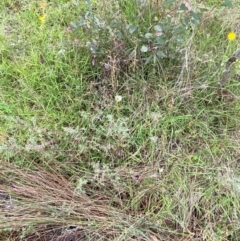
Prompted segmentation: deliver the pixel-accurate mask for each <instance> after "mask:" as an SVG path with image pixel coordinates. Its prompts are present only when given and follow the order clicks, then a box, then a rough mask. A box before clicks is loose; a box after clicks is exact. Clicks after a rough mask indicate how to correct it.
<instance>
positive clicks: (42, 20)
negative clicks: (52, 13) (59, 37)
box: [38, 15, 46, 22]
mask: <svg viewBox="0 0 240 241" xmlns="http://www.w3.org/2000/svg"><path fill="white" fill-rule="evenodd" d="M45 18H46V16H45V15H42V16H40V17H39V18H38V19H39V20H40V21H41V22H44V21H45Z"/></svg>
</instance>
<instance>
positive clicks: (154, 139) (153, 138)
mask: <svg viewBox="0 0 240 241" xmlns="http://www.w3.org/2000/svg"><path fill="white" fill-rule="evenodd" d="M150 140H151V141H152V142H153V143H156V142H157V141H158V137H157V136H151V137H150Z"/></svg>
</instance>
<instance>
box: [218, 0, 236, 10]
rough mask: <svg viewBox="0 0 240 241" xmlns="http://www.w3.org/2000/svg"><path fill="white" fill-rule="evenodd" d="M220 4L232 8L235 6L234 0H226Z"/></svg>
mask: <svg viewBox="0 0 240 241" xmlns="http://www.w3.org/2000/svg"><path fill="white" fill-rule="evenodd" d="M220 6H221V7H227V8H232V7H233V4H232V1H229V0H225V1H224V3H222V4H221V5H220Z"/></svg>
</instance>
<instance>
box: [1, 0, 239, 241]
mask: <svg viewBox="0 0 240 241" xmlns="http://www.w3.org/2000/svg"><path fill="white" fill-rule="evenodd" d="M214 2H216V1H208V4H207V5H212V4H214ZM114 4H115V3H112V5H111V7H109V8H107V7H106V6H105V5H104V1H103V2H101V3H97V2H96V3H94V6H93V8H94V9H95V10H96V11H98V13H100V14H102V17H103V18H104V17H106V19H111V18H112V16H113V15H112V16H111V14H110V13H112V12H111V11H115V10H116V9H117V7H116V6H117V5H114ZM234 4H235V3H234ZM136 6H137V5H136V4H135V3H134V4H132V5H131V3H130V2H128V1H122V3H121V5H120V9H121V11H119V12H117V14H116V19H117V18H119V17H122V20H123V22H124V21H135V20H136V19H132V15H131V8H134V11H135V10H136V9H135V7H136ZM0 9H1V17H0V18H1V21H0V22H1V23H0V31H1V32H0V79H1V81H0V123H1V124H0V159H1V162H0V174H1V175H0V209H1V212H0V239H1V240H15V241H16V240H38V238H39V237H40V238H41V239H42V240H43V239H44V238H45V240H55V239H56V238H57V237H58V238H59V237H62V239H64V238H65V239H66V240H67V238H69V239H70V238H72V239H73V236H75V237H77V238H76V240H149V241H156V240H199V239H201V240H209V241H210V240H224V241H225V240H226V241H228V240H229V241H230V240H231V241H237V240H239V237H240V229H239V227H240V223H239V216H240V213H239V210H240V207H239V206H240V202H239V195H240V189H239V180H240V179H239V175H240V173H239V170H238V169H239V147H240V144H239V136H240V135H239V133H240V126H239V118H240V115H239V113H240V104H239V94H240V93H239V82H238V80H236V79H235V78H234V77H233V74H232V76H231V78H230V79H229V82H228V83H226V85H225V86H223V87H222V89H221V91H219V90H218V89H217V84H218V82H219V80H220V78H221V76H222V73H223V72H224V71H225V69H224V68H225V63H226V61H227V60H228V59H229V58H230V57H231V56H232V54H233V53H234V52H235V51H236V49H237V43H238V42H239V38H238V39H237V40H236V41H234V42H228V40H227V39H226V36H227V33H228V31H230V30H234V29H232V26H235V25H234V23H235V21H236V18H235V20H234V21H233V23H232V22H230V20H229V19H227V16H228V14H227V13H229V12H230V13H231V14H232V16H233V15H234V14H235V15H236V16H237V14H238V12H239V6H238V5H237V3H236V6H235V9H234V10H224V11H225V13H226V16H224V15H221V17H219V16H218V11H219V9H218V8H217V9H216V10H215V11H213V12H212V14H211V16H210V18H209V19H207V21H206V22H205V23H204V24H203V25H202V26H201V28H199V29H196V30H195V32H193V33H192V36H189V39H188V44H186V45H185V46H183V47H182V48H183V51H186V52H184V55H183V58H180V59H179V60H170V61H169V62H163V61H162V62H160V63H157V64H156V65H151V64H149V65H144V63H142V62H137V60H136V59H133V60H132V61H131V62H128V63H127V64H125V65H124V64H121V63H122V62H121V63H120V64H119V63H118V62H114V61H115V60H118V58H120V59H121V60H126V56H128V54H129V52H130V51H131V48H132V47H134V46H133V42H134V41H130V39H126V41H125V42H124V39H123V40H122V42H123V43H124V44H123V45H117V44H119V43H116V42H114V44H116V45H117V46H118V48H116V49H117V50H115V49H114V50H113V53H112V52H111V50H112V48H110V49H109V50H108V51H107V53H106V55H107V58H104V57H102V56H101V57H100V58H98V57H95V56H94V55H93V54H91V53H90V51H89V50H88V48H87V47H86V46H85V42H87V41H92V38H91V36H89V32H87V30H83V31H80V30H79V31H74V30H71V31H68V30H67V29H68V26H69V24H70V22H74V21H76V20H77V19H79V17H80V13H82V12H84V11H86V9H87V8H86V6H85V4H84V3H82V2H81V3H78V1H75V3H74V1H73V2H70V1H51V2H48V3H47V6H46V9H45V12H46V21H45V22H43V23H41V22H40V20H39V16H41V15H42V10H41V9H40V7H39V5H38V3H37V1H30V2H28V1H13V0H8V1H7V0H5V1H2V2H1V3H0ZM227 11H229V12H227ZM216 16H218V17H216ZM148 21H149V22H147V23H148V24H149V23H151V21H152V20H151V19H148ZM147 23H143V25H144V24H147ZM229 26H231V27H229ZM103 36H104V33H101V34H100V37H99V38H103ZM125 38H127V36H125ZM102 40H103V43H104V44H105V45H106V46H105V45H104V48H107V47H109V46H108V45H107V42H104V41H105V39H101V41H102ZM108 43H109V42H108ZM113 47H114V46H113ZM115 47H116V46H115ZM127 53H128V54H127ZM121 54H122V55H121ZM119 56H120V57H119ZM114 58H115V59H114ZM134 61H136V62H134ZM123 62H124V61H123ZM93 63H94V64H93ZM106 66H107V67H106ZM109 66H110V67H109ZM234 68H235V70H234ZM237 68H238V65H237V64H236V66H235V67H233V71H238V70H237ZM116 95H120V96H122V97H123V99H122V101H121V102H119V103H117V102H116V101H115V96H116ZM1 193H4V194H8V196H7V197H6V198H5V199H4V200H3V198H1ZM12 199H14V201H12V203H11V202H10V201H11V200H12ZM9 202H10V203H9ZM9 206H10V208H9ZM36 233H38V235H40V236H39V237H37V236H36V235H35V234H36ZM40 238H39V240H40ZM73 240H75V239H73Z"/></svg>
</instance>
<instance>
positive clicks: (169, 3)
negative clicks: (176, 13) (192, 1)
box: [165, 0, 175, 7]
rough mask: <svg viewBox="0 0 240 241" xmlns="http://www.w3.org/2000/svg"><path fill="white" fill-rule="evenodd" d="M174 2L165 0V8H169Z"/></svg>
mask: <svg viewBox="0 0 240 241" xmlns="http://www.w3.org/2000/svg"><path fill="white" fill-rule="evenodd" d="M174 2H175V0H167V1H166V2H165V4H166V6H167V7H169V6H171V5H172V4H173V3H174Z"/></svg>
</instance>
